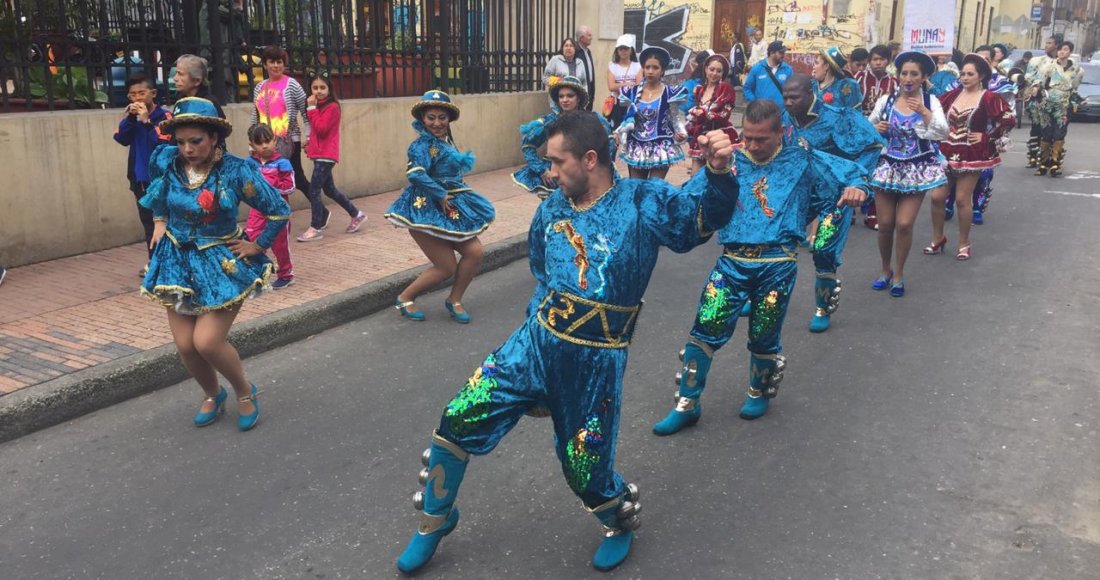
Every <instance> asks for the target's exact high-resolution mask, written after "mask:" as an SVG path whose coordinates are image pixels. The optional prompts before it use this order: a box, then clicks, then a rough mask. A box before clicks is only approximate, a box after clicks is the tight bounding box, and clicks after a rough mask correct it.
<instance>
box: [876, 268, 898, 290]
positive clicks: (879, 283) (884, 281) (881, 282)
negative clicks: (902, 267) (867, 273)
mask: <svg viewBox="0 0 1100 580" xmlns="http://www.w3.org/2000/svg"><path fill="white" fill-rule="evenodd" d="M893 279H894V271H893V270H890V274H889V275H887V276H883V275H882V274H879V275H878V278H875V281H874V282H871V289H872V290H885V289H887V288H889V287H890V281H891V280H893Z"/></svg>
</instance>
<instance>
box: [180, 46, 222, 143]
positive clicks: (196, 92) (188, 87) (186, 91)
mask: <svg viewBox="0 0 1100 580" xmlns="http://www.w3.org/2000/svg"><path fill="white" fill-rule="evenodd" d="M174 82H175V83H176V95H177V96H176V98H177V99H182V98H185V97H198V98H200V99H206V100H208V101H210V102H211V103H213V104H214V108H215V109H217V110H218V116H219V117H221V118H222V119H224V118H225V111H223V110H222V107H221V104H219V103H218V101H217V99H215V98H214V95H213V94H211V93H210V64H209V63H208V62H207V61H206V59H205V58H203V57H201V56H195V55H193V54H185V55H183V56H181V57H179V58H177V59H176V76H175V79H174ZM223 146H224V144H223Z"/></svg>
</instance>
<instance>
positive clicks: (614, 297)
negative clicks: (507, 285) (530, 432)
mask: <svg viewBox="0 0 1100 580" xmlns="http://www.w3.org/2000/svg"><path fill="white" fill-rule="evenodd" d="M773 106H774V105H773ZM548 133H549V140H548V141H547V155H546V156H547V158H548V159H549V160H550V163H551V169H550V171H551V177H552V178H553V179H554V181H556V182H557V183H558V184H560V189H558V190H556V191H554V192H553V193H551V194H550V195H549V196H548V197H547V198H546V200H545V201H544V202H543V203H542V204H541V205H540V206H539V208H538V210H537V211H536V213H535V217H534V220H533V221H532V223H531V229H530V233H529V238H528V240H529V241H528V243H529V249H528V253H529V260H530V263H531V273H532V274H533V275H534V277H535V280H536V282H537V284H536V287H535V292H534V294H533V295H532V297H531V302H530V303H529V305H528V308H527V319H526V320H525V321H524V322H523V324H522V325H521V326H520V327H519V328H518V329H517V330H516V331H515V332H514V333H513V334H512V336H511V337H510V338H509V339H508V340H507V341H506V342H505V343H504V344H503V345H501V346H500V347H499V348H497V349H496V350H495V351H493V353H492V354H490V355H489V356H488V357H487V358H486V359H485V361H484V362H483V363H482V364H481V366H480V367H479V368H478V369H477V370H475V371H474V374H473V376H472V377H470V379H469V380H468V381H467V382H466V385H465V386H464V387H462V388H461V389H460V390H459V391H458V394H456V395H455V397H454V399H452V400H451V402H450V403H448V404H447V406H446V408H445V409H444V410H443V417H442V418H441V419H440V422H439V428H438V429H437V430H436V431H435V433H433V435H432V445H431V448H430V449H429V450H428V451H426V452H425V453H424V455H423V457H422V460H423V461H424V464H425V465H426V468H425V469H424V470H423V471H421V472H420V483H421V484H422V485H424V487H425V489H424V491H423V492H419V493H418V494H417V495H416V496H415V497H414V503H415V504H416V507H417V509H420V510H423V514H422V515H421V518H420V525H419V528H418V530H417V531H416V532H415V533H414V534H413V536H412V539H411V540H410V541H409V545H408V547H407V548H406V549H405V552H404V553H403V554H402V555H401V557H400V558H398V560H397V567H398V569H400V570H401V571H403V572H406V573H411V572H413V571H415V570H417V569H419V568H420V567H421V566H423V565H424V564H426V563H427V562H428V561H429V560H430V559H431V557H432V555H433V554H434V553H435V550H436V547H437V546H438V544H439V541H440V540H441V539H442V538H443V536H445V535H447V534H449V533H451V532H452V531H453V530H454V529H455V526H456V525H457V524H458V519H459V512H458V508H457V507H455V506H454V502H455V498H456V496H457V494H458V488H459V484H460V483H461V482H462V479H463V476H464V474H465V471H466V465H467V461H468V459H469V456H470V455H471V454H473V455H484V454H487V453H489V452H490V451H492V450H493V448H494V447H496V445H497V444H498V443H499V442H500V440H501V438H503V437H504V436H505V435H506V434H507V433H508V432H509V431H510V430H511V429H512V427H514V426H515V425H516V422H517V421H519V419H520V418H521V417H522V416H523V415H524V413H528V412H530V411H532V410H536V409H547V410H549V414H550V416H551V418H552V419H553V422H554V440H555V449H556V451H557V454H558V458H559V460H560V461H561V465H562V471H563V472H564V474H565V478H566V481H567V482H568V483H569V487H570V488H571V489H572V490H573V492H574V493H575V494H577V496H579V497H580V499H581V502H582V504H583V505H584V507H585V509H586V510H588V511H589V512H592V514H593V515H595V516H596V517H597V518H598V519H599V521H600V523H601V524H603V530H604V539H603V541H602V542H601V544H600V546H599V548H598V549H597V550H596V553H595V555H594V556H593V558H592V564H593V566H594V567H595V568H596V569H598V570H610V569H612V568H614V567H615V566H618V565H619V564H620V563H622V561H623V560H625V559H626V557H627V555H628V554H629V552H630V545H631V542H632V541H633V536H634V532H633V530H634V529H635V528H637V527H638V519H637V513H638V512H639V511H640V504H638V488H637V486H635V485H633V484H629V485H628V484H627V483H626V482H625V481H624V480H623V478H622V476H621V475H619V474H618V473H616V472H615V471H614V469H613V467H614V466H613V463H614V459H615V441H616V436H617V432H618V428H619V410H620V400H621V396H622V380H623V374H624V371H625V369H626V352H627V351H626V348H627V345H628V344H629V343H630V338H631V335H632V334H633V330H634V323H635V321H636V319H637V316H638V311H639V309H640V308H641V300H642V294H643V293H644V292H645V289H646V286H647V285H648V284H649V278H650V275H651V274H652V272H653V267H654V265H655V264H656V262H657V252H658V249H659V248H660V246H666V247H669V248H671V249H672V250H673V251H675V252H687V251H688V250H690V249H692V248H694V247H696V246H698V245H699V244H702V243H703V242H704V241H706V240H707V239H708V238H709V237H710V235H711V234H712V233H713V232H714V231H715V230H718V229H719V228H721V227H722V226H724V225H725V224H726V223H727V222H728V221H729V219H730V216H731V215H732V213H733V208H734V204H735V203H736V199H737V181H736V180H734V179H733V178H732V177H731V176H730V171H729V163H730V157H731V155H732V153H733V146H732V144H731V143H730V141H729V138H728V137H727V136H726V134H725V133H724V132H722V131H713V132H711V133H709V134H707V135H704V136H701V137H700V143H701V145H703V146H704V147H705V152H706V158H707V163H708V169H707V171H700V172H699V173H698V175H697V176H696V177H695V178H693V179H692V180H691V181H689V182H688V183H687V184H685V185H684V187H683V188H676V187H673V186H671V185H669V184H668V183H667V182H665V181H663V180H640V179H625V180H618V181H616V180H614V179H613V178H612V167H611V159H610V155H609V152H608V147H607V131H606V130H605V129H604V126H603V125H602V124H601V123H600V121H599V120H598V119H596V118H595V116H593V115H592V114H591V113H583V112H577V113H567V114H563V115H562V116H561V117H559V118H558V119H557V120H556V121H555V122H554V123H552V124H551V126H550V127H549V129H548Z"/></svg>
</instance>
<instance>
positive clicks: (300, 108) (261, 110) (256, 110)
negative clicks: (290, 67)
mask: <svg viewBox="0 0 1100 580" xmlns="http://www.w3.org/2000/svg"><path fill="white" fill-rule="evenodd" d="M262 58H263V60H264V71H265V72H266V73H267V78H266V79H264V80H263V81H262V82H260V84H258V85H256V88H255V89H253V91H252V102H253V103H254V104H255V105H256V106H255V107H253V108H252V119H251V124H252V125H255V124H256V123H263V124H265V125H267V126H269V127H271V130H272V131H274V132H275V146H276V148H278V149H279V153H280V154H282V156H283V157H286V158H288V159H290V164H291V165H293V166H294V186H295V187H297V188H298V190H299V191H301V192H302V193H304V194H306V195H309V179H307V178H306V172H305V170H303V169H302V129H301V128H300V127H299V126H298V117H299V116H301V117H302V120H304V121H305V124H306V128H307V129H308V128H309V119H307V118H306V91H305V89H303V88H302V85H300V84H298V81H296V80H294V78H293V77H290V76H287V75H286V74H285V73H286V65H287V53H286V50H284V49H283V48H282V47H281V46H268V47H266V48H264V52H263V55H262Z"/></svg>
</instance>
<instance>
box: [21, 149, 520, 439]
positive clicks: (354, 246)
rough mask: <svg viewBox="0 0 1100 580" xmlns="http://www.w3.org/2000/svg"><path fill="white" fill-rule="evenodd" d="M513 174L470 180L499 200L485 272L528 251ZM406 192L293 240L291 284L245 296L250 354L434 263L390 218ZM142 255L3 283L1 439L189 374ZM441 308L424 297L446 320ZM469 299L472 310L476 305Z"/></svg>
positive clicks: (384, 298)
mask: <svg viewBox="0 0 1100 580" xmlns="http://www.w3.org/2000/svg"><path fill="white" fill-rule="evenodd" d="M511 171H513V169H503V170H498V171H493V172H488V173H482V174H478V175H474V176H471V177H470V178H469V180H468V182H469V184H470V186H471V187H473V188H474V189H475V190H477V191H478V192H481V193H482V194H483V195H485V196H486V197H487V198H489V200H491V201H492V202H493V204H494V205H495V206H496V212H497V218H496V221H495V222H494V223H493V225H492V227H490V228H489V230H488V231H487V232H486V233H485V234H484V235H482V236H481V237H482V241H483V242H484V243H485V244H486V248H487V252H486V260H485V269H493V268H496V267H499V266H501V265H503V264H506V263H508V262H510V261H512V260H515V259H519V258H523V257H525V256H526V241H527V240H526V233H527V228H528V225H529V224H530V222H531V217H532V215H533V214H534V210H535V208H536V207H538V199H537V198H536V197H535V196H533V195H531V194H529V193H527V192H525V191H523V190H521V189H519V188H518V187H515V186H514V185H513V184H512V180H511V177H510V175H509V173H510V172H511ZM399 193H400V192H399V191H393V192H389V193H385V194H381V195H374V196H370V197H364V198H360V199H357V200H354V201H355V203H356V205H358V206H359V208H360V209H361V210H362V211H364V212H366V213H367V214H368V215H369V216H370V219H369V220H368V221H367V222H366V223H365V224H364V225H363V228H362V229H361V230H360V231H359V232H358V233H355V234H345V233H343V230H344V227H345V226H346V225H347V221H348V218H347V217H346V216H345V215H344V212H342V211H340V210H339V208H335V207H334V208H333V210H334V212H336V213H334V215H333V219H332V224H331V226H330V227H329V229H328V230H327V231H326V235H325V238H324V239H323V240H320V241H317V242H310V243H299V242H291V244H292V246H291V252H292V256H293V260H294V270H295V275H296V278H295V282H294V284H293V285H291V286H289V287H288V288H286V289H284V290H280V291H278V292H274V291H273V292H269V293H267V294H265V295H264V296H262V297H260V298H259V299H256V300H249V301H247V302H246V303H245V305H244V307H243V308H242V310H241V314H240V316H239V317H238V318H237V324H235V325H234V330H233V333H232V334H231V339H232V340H233V342H234V344H236V345H237V346H238V348H239V349H240V350H241V352H242V355H244V356H248V355H251V354H255V353H257V352H262V351H264V350H267V349H269V348H272V347H274V346H277V345H279V344H285V343H288V342H293V341H295V340H300V339H302V338H305V337H307V336H310V335H312V334H315V333H317V332H321V331H323V330H325V329H327V328H331V327H332V326H336V325H338V324H341V323H343V322H346V321H348V320H352V319H353V318H356V317H358V316H364V315H366V314H370V313H371V312H376V311H378V310H380V309H382V308H386V307H387V306H389V305H391V304H392V303H393V299H394V297H395V296H396V295H397V293H398V291H399V290H400V288H401V287H403V286H404V285H405V284H407V283H408V282H409V281H410V280H411V279H412V277H414V276H415V275H416V273H417V272H418V269H419V267H421V266H424V265H426V264H427V260H426V259H425V258H424V256H423V254H421V253H420V250H419V249H418V248H417V246H416V244H414V243H413V242H412V240H411V239H410V238H409V235H408V234H407V233H406V231H405V230H403V229H398V228H395V227H393V226H392V225H391V224H390V223H389V222H388V221H386V220H385V219H384V218H383V217H382V213H383V212H384V211H385V209H386V207H388V206H389V204H390V202H391V201H393V199H394V198H396V197H397V195H398V194H399ZM295 195H300V194H299V193H296V194H295ZM135 213H136V212H135ZM135 219H136V216H135ZM292 224H293V226H292V227H293V230H292V231H293V235H297V234H298V233H301V232H302V231H304V230H305V229H306V227H308V225H309V212H308V211H297V212H295V213H294V216H293V218H292ZM145 259H146V253H145V250H144V248H143V246H142V244H133V245H129V246H125V247H120V248H114V249H110V250H105V251H102V252H95V253H91V254H84V255H80V256H73V257H70V258H63V259H60V260H54V261H50V262H44V263H39V264H32V265H30V266H25V267H21V268H14V269H12V270H10V271H9V273H8V277H7V279H6V280H5V282H4V284H3V286H0V441H4V440H7V439H11V438H14V437H19V436H21V435H23V434H25V433H28V432H31V431H33V430H36V429H41V428H43V427H47V426H49V425H53V424H57V423H59V422H62V421H65V420H69V419H72V418H74V417H76V416H79V415H82V414H84V413H87V412H90V411H93V410H95V409H99V408H102V407H104V406H106V405H109V404H113V403H115V402H118V401H120V400H125V399H126V398H129V397H132V396H136V395H139V394H142V393H145V392H149V391H152V390H155V389H157V388H161V387H163V386H165V385H170V384H173V383H174V382H178V381H179V380H183V379H184V378H185V377H186V374H185V373H184V372H183V369H182V366H181V365H180V364H179V362H178V358H177V357H176V354H175V349H174V347H172V346H171V342H172V335H171V333H170V332H169V330H168V325H167V323H166V319H165V317H164V311H163V309H162V307H160V306H158V305H156V304H154V303H153V302H152V301H150V300H148V299H146V298H143V297H142V296H140V295H139V294H138V287H139V285H140V282H141V279H140V278H139V277H138V273H139V270H140V269H141V268H142V266H143V265H144V264H145ZM435 306H437V305H431V304H426V305H424V307H425V310H426V311H427V312H428V314H429V316H430V317H431V318H433V319H435V320H436V321H438V322H442V321H443V320H444V317H445V313H443V312H442V309H441V308H435ZM470 308H471V311H472V312H474V313H475V315H476V312H477V308H478V306H477V305H476V304H471V305H470ZM437 310H438V312H437Z"/></svg>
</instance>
